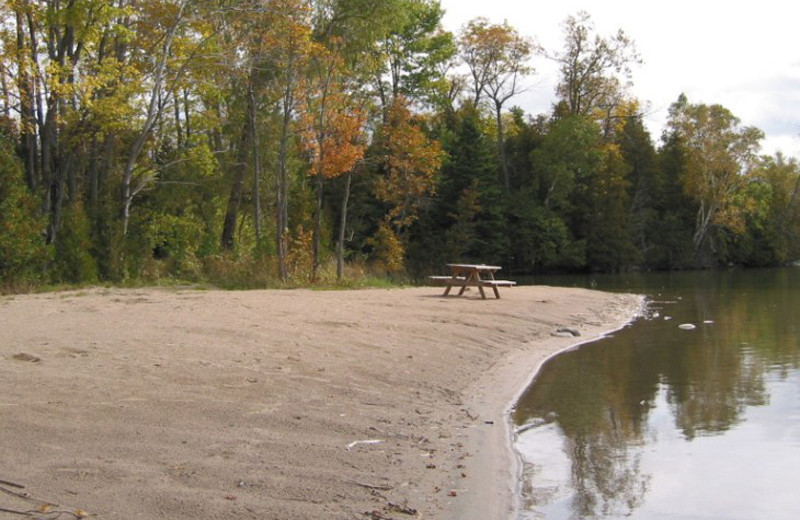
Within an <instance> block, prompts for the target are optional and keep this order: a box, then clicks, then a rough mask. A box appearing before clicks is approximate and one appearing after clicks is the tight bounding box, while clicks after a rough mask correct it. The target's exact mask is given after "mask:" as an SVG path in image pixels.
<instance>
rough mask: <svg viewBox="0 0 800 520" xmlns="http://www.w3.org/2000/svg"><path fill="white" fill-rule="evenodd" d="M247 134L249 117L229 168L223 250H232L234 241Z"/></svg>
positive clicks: (221, 243) (245, 167) (244, 171)
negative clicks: (229, 191) (231, 178)
mask: <svg viewBox="0 0 800 520" xmlns="http://www.w3.org/2000/svg"><path fill="white" fill-rule="evenodd" d="M248 135H250V118H247V120H246V122H245V123H244V125H242V132H241V135H240V137H239V147H238V149H237V150H236V162H235V163H234V164H233V165H231V169H232V170H233V184H232V185H231V194H230V196H229V197H228V207H227V209H226V210H225V219H224V220H223V223H222V237H221V238H220V246H221V247H222V250H223V251H232V250H233V246H234V245H235V243H236V224H237V222H238V217H239V208H240V207H241V205H242V193H243V192H244V178H245V174H246V172H247V163H246V161H247V155H248V154H247V143H248Z"/></svg>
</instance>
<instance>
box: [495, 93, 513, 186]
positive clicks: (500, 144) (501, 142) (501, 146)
mask: <svg viewBox="0 0 800 520" xmlns="http://www.w3.org/2000/svg"><path fill="white" fill-rule="evenodd" d="M502 108H503V107H502V105H501V104H499V103H496V104H495V117H496V118H497V149H498V150H497V151H498V152H499V154H500V168H501V170H502V173H503V189H504V190H505V194H506V195H508V194H509V193H510V191H511V183H510V181H509V179H508V160H507V159H506V147H505V134H504V129H503V113H502Z"/></svg>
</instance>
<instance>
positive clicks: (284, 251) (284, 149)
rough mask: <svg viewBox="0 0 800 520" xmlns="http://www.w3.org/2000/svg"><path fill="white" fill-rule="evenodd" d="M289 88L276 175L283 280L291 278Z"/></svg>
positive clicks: (277, 229) (280, 262)
mask: <svg viewBox="0 0 800 520" xmlns="http://www.w3.org/2000/svg"><path fill="white" fill-rule="evenodd" d="M289 90H290V89H288V88H287V90H286V92H284V100H283V104H284V106H283V121H282V123H281V140H280V151H279V152H278V174H277V175H276V176H275V183H276V190H275V191H276V194H277V211H276V218H275V223H276V235H275V240H276V242H277V246H278V247H277V249H278V273H279V275H280V277H281V280H283V281H286V280H288V279H289V267H288V265H287V264H286V261H287V256H288V252H289V245H288V243H287V240H288V238H289V236H288V235H289V172H288V164H287V161H288V159H289V137H290V136H289V125H290V124H291V120H292V106H291V105H292V103H293V99H292V94H291V93H290V92H289Z"/></svg>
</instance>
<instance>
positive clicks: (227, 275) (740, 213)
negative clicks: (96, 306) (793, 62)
mask: <svg viewBox="0 0 800 520" xmlns="http://www.w3.org/2000/svg"><path fill="white" fill-rule="evenodd" d="M443 14H444V12H443V9H442V7H441V6H440V4H439V2H438V1H436V0H382V1H380V2H375V1H374V0H4V1H3V3H2V4H1V5H0V82H1V83H0V88H1V89H2V91H1V92H0V105H1V106H0V288H5V289H9V288H14V287H32V286H37V285H45V284H61V283H67V284H83V283H97V282H109V283H121V282H142V283H152V282H155V281H159V280H179V281H187V282H209V283H212V284H216V285H218V286H222V287H266V286H279V285H282V284H295V285H297V284H300V285H305V284H310V283H324V284H335V283H347V281H351V282H352V280H358V279H363V278H365V277H377V278H382V279H386V278H389V279H400V280H415V279H419V278H421V277H424V276H425V275H427V274H434V273H437V272H438V271H441V270H442V268H443V266H444V264H446V263H448V262H455V261H475V262H483V263H494V264H499V265H502V266H503V268H504V270H506V271H510V272H511V273H515V274H536V273H547V272H556V271H557V272H574V271H611V272H615V271H628V270H665V269H693V268H715V267H724V266H730V265H741V266H775V265H786V264H788V263H791V262H793V261H796V260H798V259H800V200H798V199H800V166H798V163H797V160H796V159H795V158H791V157H785V156H784V155H782V154H780V153H777V154H775V155H774V156H768V155H761V154H760V153H759V151H760V142H761V140H762V139H763V137H764V135H763V132H761V130H759V129H758V128H754V127H751V126H746V125H745V124H743V123H742V122H741V121H740V120H739V119H738V118H737V117H736V116H735V115H734V114H732V113H731V112H730V110H728V109H726V108H725V107H723V106H720V105H713V104H711V105H709V104H703V103H694V102H693V100H690V99H687V97H686V96H685V95H683V94H681V93H679V92H676V93H675V102H674V103H673V104H672V105H671V107H670V108H669V116H668V122H667V125H666V127H665V130H664V132H663V135H660V136H655V137H654V136H651V135H650V133H649V132H648V130H647V128H646V126H645V124H644V115H645V113H646V110H647V106H646V103H645V102H643V101H642V100H638V99H636V98H635V97H633V96H632V95H631V94H630V92H631V86H632V77H633V71H634V70H635V67H636V65H637V64H638V63H640V61H641V60H642V57H641V56H640V55H639V54H638V52H637V50H636V46H635V42H634V41H632V40H631V39H630V38H629V37H628V36H627V34H626V33H625V32H624V31H623V30H619V31H618V32H616V33H613V34H609V35H604V34H600V33H599V32H598V31H597V30H596V28H595V26H594V24H593V22H592V19H591V16H590V14H588V13H585V12H579V13H576V14H574V15H573V16H570V17H568V18H567V19H566V20H564V22H563V25H562V32H563V46H562V47H561V48H557V49H545V48H542V47H541V46H540V45H539V44H537V43H536V40H535V35H522V34H520V33H519V32H518V31H517V30H516V29H515V28H514V27H512V26H511V25H509V24H508V23H504V24H494V23H492V22H490V21H489V20H487V19H485V18H476V19H474V20H472V21H470V22H469V23H467V24H465V25H464V26H463V27H461V28H460V29H459V30H458V31H457V32H455V33H453V32H449V31H446V30H444V29H443V27H442V23H441V21H442V16H443ZM534 59H546V60H551V61H552V62H554V63H556V64H557V66H558V70H559V83H558V85H557V87H556V89H555V91H554V92H553V101H552V105H551V107H552V108H551V110H550V111H549V113H545V114H527V113H525V112H524V111H523V110H522V109H520V108H519V107H518V106H517V105H515V104H514V103H515V101H516V100H517V99H518V97H519V95H520V94H521V93H522V91H523V89H524V85H526V84H529V83H526V81H528V80H529V79H530V78H531V77H535V74H536V71H535V69H534V67H533V65H532V64H533V62H534Z"/></svg>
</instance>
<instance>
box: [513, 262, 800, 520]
mask: <svg viewBox="0 0 800 520" xmlns="http://www.w3.org/2000/svg"><path fill="white" fill-rule="evenodd" d="M609 283H611V282H609ZM620 286H622V287H625V288H626V289H627V290H631V291H635V292H642V293H645V294H648V295H649V297H650V299H651V313H652V315H651V316H650V317H649V318H648V319H642V320H639V321H638V322H637V323H635V324H634V325H633V326H631V327H628V328H626V329H623V330H622V331H619V332H618V333H616V334H615V335H614V337H613V338H608V339H604V340H601V341H599V342H595V343H593V344H591V345H587V346H584V347H583V348H581V349H578V350H576V351H572V352H569V353H565V354H563V355H561V356H558V358H556V359H554V360H552V361H551V362H550V363H547V364H546V365H545V366H544V367H543V368H542V370H541V372H540V374H539V375H538V376H537V379H536V381H535V382H534V384H533V386H532V387H531V389H529V391H528V392H527V393H526V394H525V395H524V396H523V398H522V400H521V401H520V402H519V403H518V406H517V409H516V410H515V413H514V420H515V422H516V423H517V424H519V425H522V424H526V423H529V422H530V421H540V422H546V423H548V424H549V426H548V427H551V428H552V427H553V426H555V427H557V428H556V429H557V430H558V431H559V432H560V435H561V438H562V443H563V446H562V448H563V451H564V453H565V454H566V456H567V457H568V458H569V464H570V472H569V480H570V482H569V483H563V486H564V487H568V488H570V495H569V506H566V505H565V506H564V507H568V508H569V510H570V513H569V514H570V516H572V517H573V518H615V517H622V516H632V517H634V518H635V517H636V515H635V514H634V513H635V512H636V510H637V509H639V508H641V507H642V506H643V505H644V504H645V503H646V501H647V496H648V493H649V492H650V491H651V488H652V483H653V474H651V473H658V468H655V469H654V468H652V467H645V469H643V464H642V457H643V454H644V453H645V452H646V451H648V450H650V451H652V450H655V449H657V448H656V447H654V446H656V445H657V443H658V439H659V436H666V435H669V432H672V431H676V432H680V435H681V436H682V438H683V439H684V442H692V441H693V440H694V439H695V438H699V437H708V436H717V435H722V434H724V433H725V432H728V431H730V430H732V429H735V428H737V426H738V425H740V424H741V423H742V422H743V421H745V420H746V412H747V410H748V408H749V407H768V406H769V404H770V389H769V383H770V381H774V380H776V379H777V380H781V379H782V380H785V379H787V378H793V377H794V378H797V379H798V380H800V375H798V368H800V329H798V325H797V323H796V322H797V321H798V320H797V319H796V309H797V308H798V307H800V270H798V269H794V270H792V269H783V270H771V271H750V272H735V273H700V274H694V273H680V274H667V275H653V276H649V277H641V276H640V277H638V287H637V286H636V284H635V283H634V284H632V283H631V282H630V280H629V279H626V280H625V283H624V284H620ZM601 288H602V286H601ZM665 316H667V317H669V318H671V319H665ZM685 322H689V323H695V324H697V325H698V327H697V329H696V330H694V331H683V330H680V329H678V327H677V325H678V324H680V323H685ZM667 415H668V416H669V418H668V419H667V420H666V421H665V419H666V416H667ZM794 420H798V419H797V418H795V419H794ZM794 426H795V427H798V426H800V425H797V424H795V425H794ZM535 430H536V429H535V428H534V429H532V430H531V432H530V434H534V433H535ZM524 435H529V433H525V434H524ZM648 472H650V473H648ZM533 478H534V479H535V478H536V477H535V475H534V477H533ZM529 485H530V486H533V487H534V488H535V487H536V482H535V481H534V482H531V483H529ZM734 492H735V490H734ZM551 495H553V493H551ZM676 499H678V497H676ZM538 505H542V504H538ZM537 518H538V517H537ZM562 518H563V516H562Z"/></svg>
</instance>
